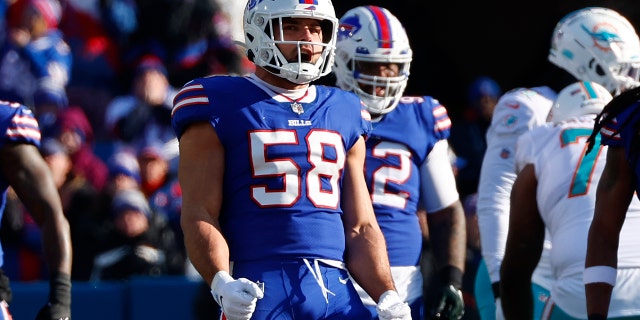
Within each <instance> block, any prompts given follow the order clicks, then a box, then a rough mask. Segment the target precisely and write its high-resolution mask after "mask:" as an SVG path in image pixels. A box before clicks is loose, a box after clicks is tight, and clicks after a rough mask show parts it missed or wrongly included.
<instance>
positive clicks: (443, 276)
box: [440, 266, 462, 289]
mask: <svg viewBox="0 0 640 320" xmlns="http://www.w3.org/2000/svg"><path fill="white" fill-rule="evenodd" d="M440 280H441V281H442V283H443V284H445V283H446V284H450V285H453V286H454V287H455V288H456V289H460V288H462V270H460V269H458V268H456V267H454V266H446V267H444V268H442V270H440Z"/></svg>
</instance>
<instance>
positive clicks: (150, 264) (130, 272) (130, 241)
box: [91, 190, 185, 281]
mask: <svg viewBox="0 0 640 320" xmlns="http://www.w3.org/2000/svg"><path fill="white" fill-rule="evenodd" d="M154 215H155V214H154V212H153V211H152V210H151V207H150V206H149V203H148V201H147V199H146V197H145V196H144V194H143V193H142V192H140V191H137V190H123V191H119V192H118V193H117V194H116V195H115V196H114V198H113V201H112V202H111V221H110V223H109V226H108V235H107V238H106V239H105V242H104V243H103V244H102V245H101V248H102V250H101V251H100V252H99V253H98V254H97V255H96V256H95V259H94V263H93V270H92V273H91V280H92V281H99V280H126V279H129V278H130V277H131V276H134V275H140V276H160V275H168V274H182V273H183V272H184V264H185V260H184V258H183V256H182V254H181V253H180V252H179V250H178V249H177V243H176V240H175V238H174V237H173V232H172V230H171V229H170V228H166V227H165V225H163V224H162V223H161V222H162V221H161V220H160V221H159V220H157V219H155V217H154Z"/></svg>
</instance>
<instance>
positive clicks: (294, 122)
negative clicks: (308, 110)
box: [289, 119, 311, 127]
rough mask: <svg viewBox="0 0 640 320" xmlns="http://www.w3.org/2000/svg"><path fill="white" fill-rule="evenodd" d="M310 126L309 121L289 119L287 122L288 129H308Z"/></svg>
mask: <svg viewBox="0 0 640 320" xmlns="http://www.w3.org/2000/svg"><path fill="white" fill-rule="evenodd" d="M309 126H311V120H300V119H291V120H289V127H309Z"/></svg>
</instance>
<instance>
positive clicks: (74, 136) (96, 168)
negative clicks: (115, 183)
mask: <svg viewBox="0 0 640 320" xmlns="http://www.w3.org/2000/svg"><path fill="white" fill-rule="evenodd" d="M53 132H54V134H53V136H54V137H55V138H56V139H58V141H60V142H61V143H62V145H63V146H64V148H65V150H66V151H67V153H68V154H69V156H70V157H71V161H72V163H73V173H74V174H75V175H79V176H82V177H84V178H85V179H86V180H87V181H89V183H91V185H92V186H93V187H94V188H95V189H96V191H98V192H102V190H103V188H104V187H105V185H106V183H107V179H108V175H109V171H108V168H107V165H106V164H105V162H104V161H103V160H102V159H101V158H100V157H98V155H97V154H96V153H95V152H94V148H93V147H94V135H93V127H92V126H91V123H90V122H89V120H88V119H87V116H86V114H85V113H84V111H83V110H82V108H80V107H77V106H69V107H68V108H66V109H64V110H61V111H60V112H59V113H58V115H57V119H56V123H55V126H54V129H53Z"/></svg>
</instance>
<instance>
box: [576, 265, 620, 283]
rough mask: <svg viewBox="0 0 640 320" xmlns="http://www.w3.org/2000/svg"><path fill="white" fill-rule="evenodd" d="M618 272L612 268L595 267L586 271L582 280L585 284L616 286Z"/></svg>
mask: <svg viewBox="0 0 640 320" xmlns="http://www.w3.org/2000/svg"><path fill="white" fill-rule="evenodd" d="M616 275H617V270H616V268H614V267H610V266H593V267H588V268H586V269H584V273H583V275H582V280H583V282H584V284H589V283H598V282H602V283H607V284H609V285H611V286H615V285H616Z"/></svg>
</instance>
